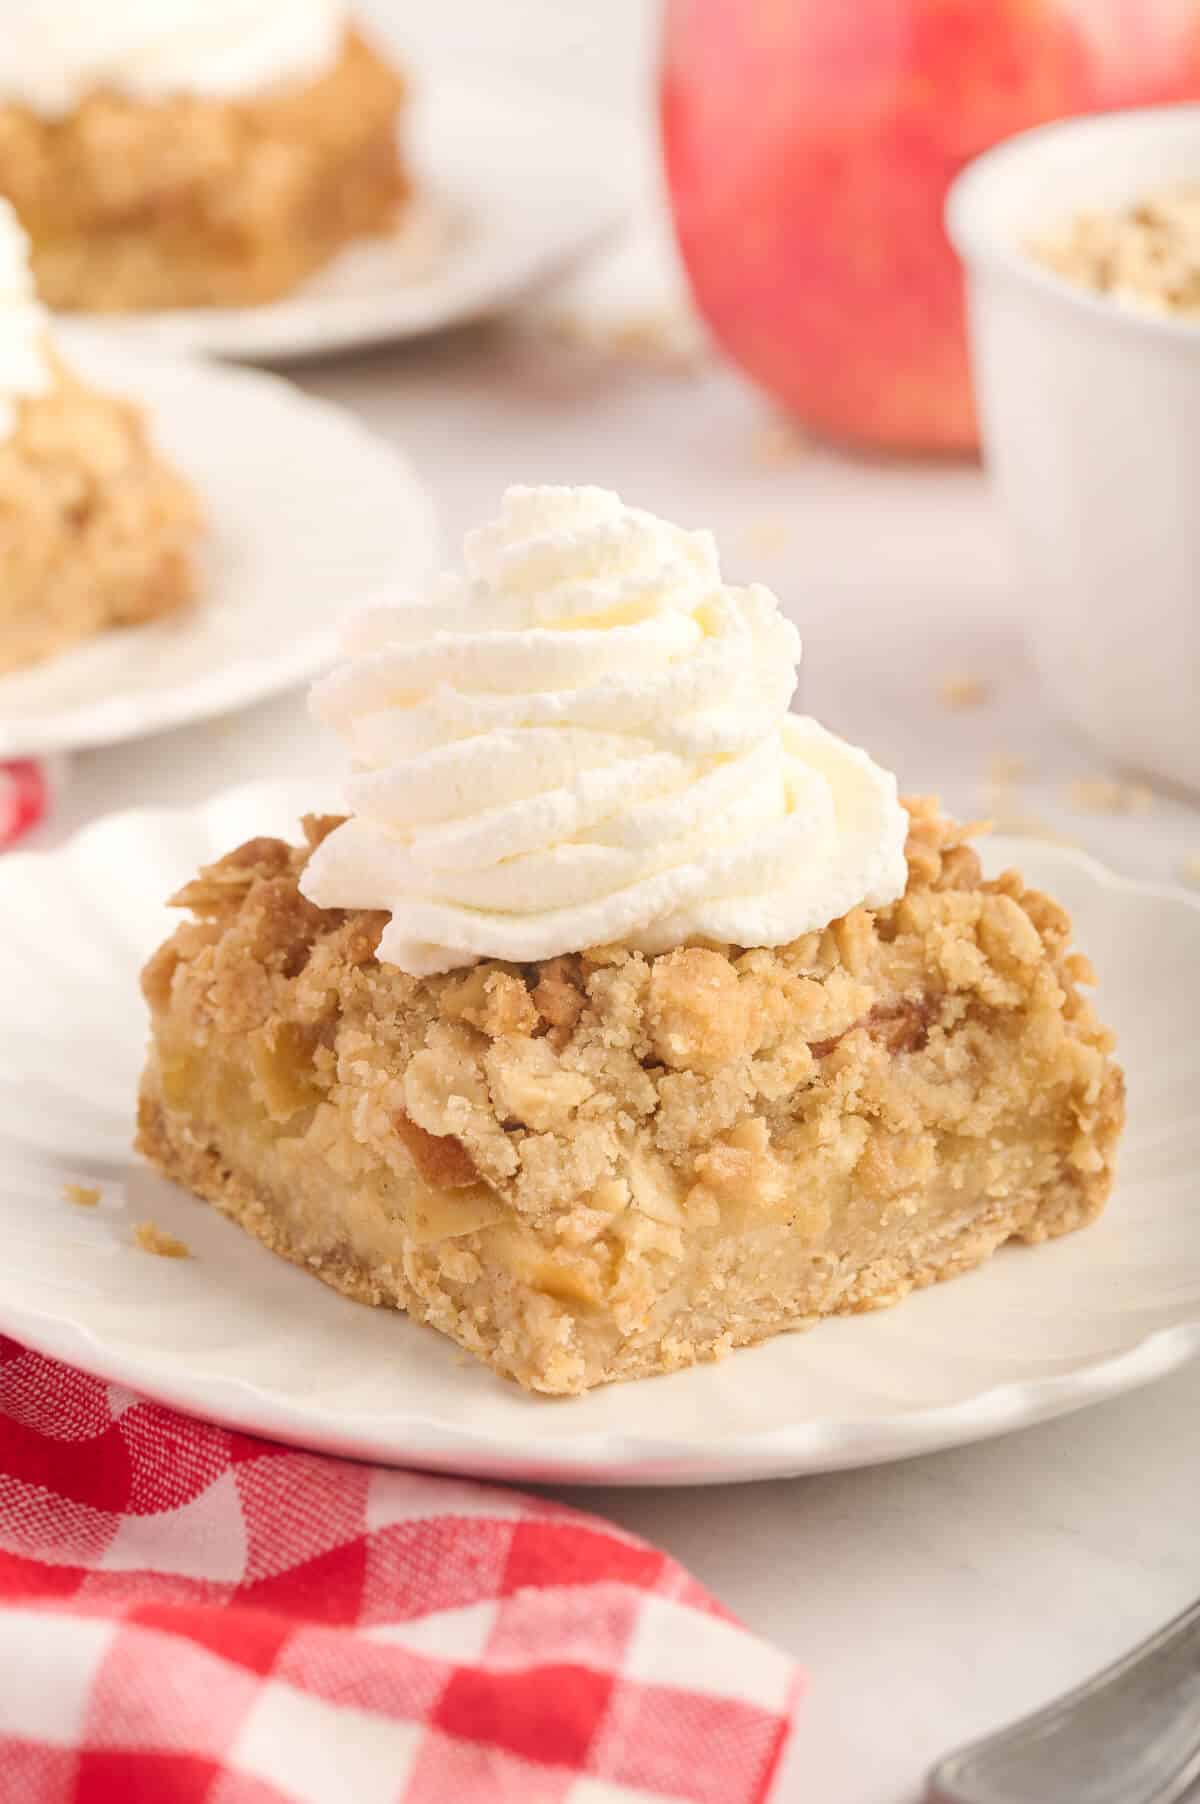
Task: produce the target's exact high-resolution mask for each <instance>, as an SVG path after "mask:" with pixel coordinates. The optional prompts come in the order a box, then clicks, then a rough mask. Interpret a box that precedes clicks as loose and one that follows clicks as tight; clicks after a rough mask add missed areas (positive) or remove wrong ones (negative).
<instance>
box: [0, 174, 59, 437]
mask: <svg viewBox="0 0 1200 1804" xmlns="http://www.w3.org/2000/svg"><path fill="white" fill-rule="evenodd" d="M47 344H48V340H47V335H46V313H45V309H44V308H43V307H42V306H41V304H40V302H39V301H38V299H37V296H36V294H35V292H34V287H33V277H32V275H31V274H30V273H29V240H28V238H26V236H25V233H24V232H23V231H22V229H21V227H20V225H19V223H18V221H17V216H16V214H15V213H14V212H13V210H12V208H11V206H10V205H9V204H8V202H7V201H6V200H0V439H5V438H7V437H8V436H9V434H10V433H11V432H12V430H13V427H14V426H15V425H16V423H17V407H18V404H19V403H20V402H21V401H22V400H23V399H24V397H25V396H26V395H41V394H44V393H45V392H46V390H47V389H48V388H49V387H50V385H51V382H52V381H53V375H52V372H51V368H50V361H49V357H48V355H47Z"/></svg>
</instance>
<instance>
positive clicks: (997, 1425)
mask: <svg viewBox="0 0 1200 1804" xmlns="http://www.w3.org/2000/svg"><path fill="white" fill-rule="evenodd" d="M313 799H314V798H313V797H312V796H311V795H308V796H297V795H295V794H294V793H293V794H289V793H288V792H287V791H286V789H283V788H281V787H280V786H278V785H259V786H256V787H252V788H247V789H240V790H235V791H231V792H229V793H227V794H225V795H224V796H220V797H217V798H215V799H214V800H213V801H212V802H211V803H209V804H208V805H206V806H205V807H203V808H199V809H196V810H192V811H186V812H184V811H178V812H176V811H158V812H151V811H145V810H143V811H136V812H132V813H127V814H120V815H113V816H109V817H108V818H106V819H104V820H102V821H99V822H97V823H95V824H94V825H93V826H91V827H89V828H88V829H86V830H85V831H84V832H82V833H80V834H79V835H78V836H77V837H76V838H75V839H74V840H72V841H71V842H70V843H69V844H67V845H65V846H63V847H62V848H61V849H58V850H55V851H51V852H43V853H20V852H17V853H12V854H10V855H8V856H7V857H5V858H4V859H0V920H2V921H3V923H4V931H3V933H2V934H0V995H2V996H3V997H4V1007H3V1010H2V1011H0V1245H2V1246H3V1248H4V1257H3V1260H0V1330H4V1331H7V1332H8V1333H10V1334H12V1335H14V1336H16V1337H17V1338H18V1339H20V1340H22V1341H24V1342H25V1343H27V1344H29V1345H32V1346H34V1347H36V1348H38V1349H39V1350H40V1351H42V1352H44V1353H49V1354H52V1355H55V1356H57V1357H59V1358H62V1359H66V1360H70V1361H73V1362H74V1363H75V1364H76V1365H79V1366H83V1367H85V1368H86V1369H87V1370H88V1371H90V1372H93V1373H97V1374H99V1375H101V1376H103V1377H105V1378H108V1379H110V1380H114V1381H118V1382H120V1383H123V1384H126V1385H128V1386H130V1387H132V1388H133V1389H135V1390H138V1391H141V1392H144V1393H146V1394H147V1395H149V1396H152V1397H155V1398H158V1399H160V1400H162V1401H164V1402H168V1403H171V1404H174V1405H176V1406H178V1407H179V1408H182V1409H186V1410H190V1411H192V1412H194V1413H196V1414H198V1415H204V1416H209V1417H212V1418H214V1419H216V1420H217V1421H220V1422H224V1423H228V1424H230V1425H234V1426H237V1427H239V1428H242V1429H247V1430H250V1431H253V1432H256V1433H259V1434H263V1435H268V1436H272V1437H274V1438H276V1439H278V1440H282V1441H291V1442H295V1443H297V1444H299V1445H302V1446H307V1447H313V1448H318V1449H320V1450H322V1451H326V1452H334V1453H342V1454H350V1455H354V1456H357V1457H363V1458H369V1459H375V1460H381V1461H384V1462H390V1463H396V1464H405V1465H423V1466H430V1467H436V1468H439V1469H444V1470H449V1471H456V1472H466V1473H476V1474H490V1475H496V1476H500V1477H503V1478H512V1479H522V1480H529V1481H531V1480H537V1479H546V1480H549V1479H555V1480H559V1481H565V1480H574V1481H580V1482H601V1481H602V1482H604V1483H608V1484H688V1483H704V1482H715V1481H727V1480H733V1479H751V1478H762V1477H767V1476H783V1475H788V1474H793V1473H800V1472H821V1471H828V1470H831V1469H835V1468H838V1467H849V1466H861V1465H869V1464H872V1463H875V1462H878V1461H883V1460H892V1459H900V1458H904V1457H906V1456H908V1455H910V1454H916V1453H924V1452H927V1451H931V1450H933V1449H935V1448H939V1447H948V1446H953V1445H955V1444H957V1443H961V1442H965V1441H972V1440H976V1439H980V1438H983V1437H985V1436H989V1435H995V1434H1000V1433H1002V1432H1004V1431H1006V1430H1008V1429H1012V1428H1018V1427H1022V1426H1024V1425H1025V1424H1027V1423H1031V1422H1037V1421H1040V1420H1042V1419H1044V1418H1046V1417H1049V1416H1054V1415H1058V1414H1061V1413H1063V1412H1065V1411H1067V1410H1073V1409H1078V1408H1079V1407H1081V1406H1082V1405H1083V1404H1086V1403H1093V1402H1096V1401H1098V1400H1100V1399H1102V1398H1105V1397H1111V1396H1113V1395H1114V1394H1115V1393H1117V1392H1118V1391H1122V1390H1126V1389H1128V1388H1129V1387H1131V1386H1133V1385H1138V1384H1142V1383H1145V1382H1146V1381H1147V1380H1149V1379H1151V1378H1155V1377H1158V1376H1159V1375H1160V1374H1162V1373H1164V1372H1166V1371H1168V1370H1170V1369H1171V1368H1173V1367H1175V1366H1177V1365H1179V1364H1180V1363H1181V1362H1182V1361H1183V1360H1184V1359H1185V1358H1187V1357H1188V1356H1189V1355H1191V1354H1193V1353H1195V1352H1196V1351H1197V1350H1198V1349H1200V1208H1198V1207H1197V1195H1196V1190H1197V1171H1198V1170H1200V1110H1198V1108H1197V1101H1196V1099H1197V1094H1198V1093H1200V1092H1198V1087H1197V1085H1198V1079H1200V1045H1198V1042H1197V1039H1196V1030H1195V1026H1194V1024H1195V1022H1196V1020H1197V1019H1198V1018H1200V906H1198V905H1197V903H1196V902H1195V901H1194V900H1192V899H1189V898H1188V897H1187V896H1186V895H1183V894H1181V893H1178V892H1174V891H1170V890H1164V889H1154V888H1150V887H1148V886H1144V885H1139V884H1136V883H1131V882H1127V881H1124V880H1122V879H1120V878H1118V877H1115V876H1113V875H1111V874H1110V873H1109V872H1107V871H1105V870H1104V869H1103V868H1102V867H1101V866H1099V865H1097V864H1095V863H1093V862H1092V861H1091V860H1090V859H1088V858H1086V857H1084V856H1082V855H1080V854H1079V853H1076V852H1071V851H1066V850H1061V849H1057V848H1053V847H1048V846H1046V845H1042V844H1036V843H1033V842H1025V843H1022V842H1019V841H1009V842H997V843H996V844H994V845H993V846H992V848H991V850H990V853H989V862H990V863H991V864H992V865H993V866H994V867H999V866H1001V865H1004V864H1008V863H1019V864H1020V865H1021V866H1022V867H1023V869H1024V870H1025V871H1026V873H1027V874H1028V875H1029V876H1030V877H1031V879H1033V880H1034V881H1035V882H1037V883H1040V884H1042V885H1044V886H1045V887H1046V888H1048V889H1050V890H1053V892H1054V893H1055V894H1056V895H1058V896H1060V897H1062V899H1063V900H1064V901H1065V902H1066V903H1067V904H1068V906H1069V907H1070V908H1071V909H1072V910H1073V912H1074V914H1075V917H1076V922H1077V926H1078V933H1079V939H1080V943H1081V944H1082V945H1084V946H1086V947H1087V948H1088V950H1089V951H1090V952H1091V953H1092V955H1093V956H1094V958H1095V960H1096V963H1097V966H1098V969H1099V971H1100V973H1101V978H1102V997H1103V1007H1104V1013H1105V1015H1106V1017H1108V1018H1110V1019H1111V1020H1113V1021H1114V1022H1115V1024H1116V1026H1117V1028H1118V1031H1119V1032H1120V1035H1121V1041H1122V1056H1123V1058H1124V1061H1125V1063H1126V1068H1127V1071H1128V1076H1129V1090H1130V1123H1129V1132H1128V1138H1127V1141H1126V1144H1125V1147H1124V1154H1123V1159H1122V1169H1121V1177H1120V1182H1119V1185H1118V1188H1117V1191H1116V1194H1115V1196H1114V1198H1113V1200H1112V1203H1111V1204H1110V1207H1109V1209H1108V1212H1107V1214H1106V1215H1105V1216H1104V1217H1103V1218H1102V1220H1101V1221H1100V1222H1098V1223H1097V1224H1096V1225H1095V1226H1093V1227H1091V1228H1088V1229H1087V1230H1086V1231H1084V1232H1083V1233H1080V1234H1076V1235H1072V1236H1069V1237H1067V1238H1066V1239H1063V1240H1059V1241H1055V1242H1052V1243H1050V1244H1048V1245H1045V1246H1042V1247H1038V1248H1035V1249H1029V1248H1012V1249H1006V1250H1003V1251H1001V1252H1000V1253H999V1254H998V1255H997V1256H996V1257H995V1258H994V1259H993V1260H991V1262H990V1263H989V1264H987V1265H986V1266H984V1267H982V1268H981V1269H980V1270H979V1271H977V1272H974V1273H972V1274H970V1275H968V1276H966V1277H963V1278H958V1279H955V1280H954V1281H953V1282H951V1283H947V1284H943V1285H939V1286H937V1287H935V1288H934V1289H932V1290H928V1291H924V1292H921V1293H920V1294H918V1295H916V1296H913V1297H910V1298H909V1299H908V1300H907V1301H906V1302H904V1303H902V1304H900V1305H899V1307H898V1308H895V1309H891V1310H886V1311H883V1312H881V1313H879V1314H874V1315H865V1316H853V1317H846V1318H842V1319H838V1320H833V1321H829V1322H826V1323H824V1324H822V1325H821V1326H819V1327H817V1328H816V1329H814V1330H813V1331H812V1332H811V1333H807V1334H798V1335H786V1336H783V1337H781V1338H779V1339H777V1340H774V1341H771V1342H769V1343H767V1344H766V1345H765V1346H761V1347H755V1348H751V1349H748V1350H745V1351H742V1352H739V1353H735V1354H733V1355H732V1356H731V1357H730V1358H729V1359H727V1360H725V1361H723V1362H722V1363H721V1364H719V1365H710V1366H702V1367H698V1368H696V1369H695V1370H692V1371H688V1372H681V1373H677V1374H674V1375H672V1376H670V1377H667V1378H654V1379H649V1380H645V1381H642V1382H640V1383H635V1384H624V1385H616V1386H612V1387H610V1388H608V1389H606V1390H601V1391H595V1392H592V1393H591V1394H589V1395H588V1396H585V1397H581V1398H576V1399H571V1400H561V1401H550V1400H547V1399H539V1398H532V1397H528V1396H526V1395H524V1394H523V1393H522V1392H520V1391H519V1390H517V1389H516V1387H515V1386H510V1385H508V1384H506V1383H505V1382H504V1381H502V1380H501V1379H498V1378H496V1377H494V1376H493V1375H492V1374H491V1373H490V1372H488V1371H487V1370H485V1369H484V1368H483V1367H481V1366H479V1365H476V1364H475V1363H474V1362H473V1361H472V1360H470V1359H468V1358H467V1357H466V1356H465V1355H464V1354H463V1353H461V1352H460V1351H459V1350H458V1349H457V1348H456V1347H454V1346H453V1345H451V1343H450V1342H449V1341H446V1340H444V1339H442V1337H441V1336H439V1335H437V1334H435V1333H434V1332H433V1331H432V1330H431V1329H426V1328H422V1327H420V1326H418V1325H417V1324H415V1323H413V1322H410V1321H408V1320H407V1319H406V1318H404V1317H403V1316H400V1315H396V1314H393V1313H392V1312H390V1311H384V1310H372V1309H368V1308H365V1307H363V1306H360V1305H358V1304H355V1303H352V1302H348V1301H346V1300H345V1299H344V1298H341V1297H339V1296H337V1295H335V1294H334V1292H332V1291H330V1290H328V1289H326V1288H325V1287H324V1286H323V1285H321V1284H320V1283H318V1282H317V1281H316V1280H315V1279H313V1278H311V1277H309V1276H308V1275H307V1274H305V1273H304V1272H302V1271H299V1270H297V1269H295V1268H294V1267H292V1266H289V1265H287V1264H285V1263H283V1262H282V1261H281V1260H279V1259H277V1258H275V1257H274V1256H273V1255H272V1254H270V1253H268V1252H266V1251H265V1250H264V1249H263V1248H262V1247H261V1246H259V1245H258V1243H257V1242H255V1241H253V1240H251V1239H249V1238H248V1237H247V1236H246V1235H245V1234H243V1233H242V1231H241V1230H240V1229H239V1228H236V1227H234V1226H233V1225H232V1224H231V1223H229V1222H227V1221H225V1220H224V1219H223V1218H222V1217H221V1216H219V1215H217V1214H216V1212H215V1211H214V1210H212V1209H211V1208H209V1207H208V1206H207V1205H206V1204H201V1203H198V1202H196V1201H195V1200H194V1199H193V1198H191V1197H190V1196H188V1195H186V1194H185V1193H184V1192H183V1191H181V1190H178V1189H176V1188H175V1187H174V1186H172V1185H171V1184H168V1183H166V1182H165V1181H164V1180H162V1179H161V1178H159V1177H157V1176H156V1175H154V1174H153V1173H152V1172H151V1171H150V1170H149V1169H148V1168H147V1167H146V1166H145V1165H144V1164H143V1163H142V1162H141V1161H140V1160H138V1159H137V1158H136V1157H135V1156H134V1155H133V1154H132V1153H131V1152H130V1150H129V1140H130V1134H131V1132H132V1116H133V1097H134V1091H135V1087H136V1084H137V1079H138V1071H139V1067H140V1063H141V1058H142V1052H143V1044H144V1039H145V1018H144V1013H143V1008H142V1004H141V1000H140V997H139V994H138V988H137V972H138V966H139V964H140V963H141V961H142V959H143V957H144V955H145V954H146V953H147V952H149V951H150V949H151V948H152V947H153V946H154V945H155V944H156V943H157V942H158V940H159V939H160V937H161V936H162V935H163V933H164V931H165V930H166V929H167V928H168V927H169V926H170V924H171V918H170V917H169V916H168V913H167V911H166V910H165V909H164V908H163V906H162V903H161V898H162V897H163V896H164V895H165V894H166V893H167V892H168V891H169V890H170V889H171V888H172V886H173V885H175V884H177V883H179V882H180V881H181V880H183V879H185V878H186V877H187V876H189V875H190V874H191V873H192V872H193V871H194V870H195V868H196V866H197V865H198V864H199V863H201V862H202V861H203V860H204V859H208V858H211V857H213V856H216V855H219V854H220V853H221V852H223V851H225V850H227V849H229V848H230V847H231V846H233V845H235V844H237V843H238V842H239V841H240V840H242V839H245V838H247V837H249V836H251V835H254V834H258V833H263V832H277V831H281V832H289V831H291V827H292V822H293V821H294V819H295V816H296V814H297V813H298V812H299V811H300V810H301V809H303V808H304V807H306V806H309V805H311V804H312V802H313ZM68 1183H74V1184H82V1185H95V1186H97V1187H98V1188H99V1189H100V1191H101V1192H102V1200H101V1202H100V1204H99V1205H98V1206H97V1207H95V1208H91V1209H86V1208H81V1207H79V1206H78V1205H77V1204H74V1203H71V1202H69V1201H67V1200H65V1198H64V1195H63V1186H64V1185H65V1184H68ZM147 1218H148V1219H151V1220H153V1221H154V1222H156V1223H157V1224H158V1225H159V1226H160V1227H162V1228H164V1229H166V1230H167V1231H169V1232H171V1233H174V1234H176V1235H178V1236H179V1237H180V1238H181V1239H182V1240H184V1241H185V1242H186V1244H187V1245H188V1247H189V1248H190V1249H191V1252H192V1255H193V1256H192V1257H191V1258H190V1259H186V1260H178V1261H176V1260H166V1259H160V1258H154V1257H151V1256H149V1255H148V1254H146V1253H143V1252H140V1251H138V1250H136V1249H135V1246H134V1244H133V1238H132V1229H133V1226H134V1224H135V1223H136V1222H138V1221H141V1220H143V1219H147Z"/></svg>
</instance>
